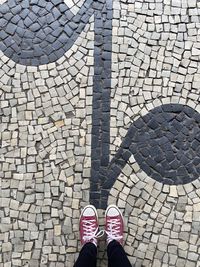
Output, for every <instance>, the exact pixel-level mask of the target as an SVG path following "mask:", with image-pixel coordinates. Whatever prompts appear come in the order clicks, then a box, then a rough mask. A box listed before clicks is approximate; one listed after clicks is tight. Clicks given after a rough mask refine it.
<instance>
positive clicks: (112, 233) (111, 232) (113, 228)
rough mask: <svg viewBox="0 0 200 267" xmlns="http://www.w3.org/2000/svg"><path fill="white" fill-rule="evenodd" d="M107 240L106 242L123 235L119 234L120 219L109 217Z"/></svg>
mask: <svg viewBox="0 0 200 267" xmlns="http://www.w3.org/2000/svg"><path fill="white" fill-rule="evenodd" d="M107 223H108V230H107V231H106V234H107V242H108V244H109V243H110V242H111V241H113V240H119V239H121V238H122V237H123V236H120V235H119V234H120V224H121V222H120V220H119V219H110V220H109V221H108V222H107Z"/></svg>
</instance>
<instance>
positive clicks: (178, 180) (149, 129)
mask: <svg viewBox="0 0 200 267" xmlns="http://www.w3.org/2000/svg"><path fill="white" fill-rule="evenodd" d="M132 154H133V155H134V157H135V159H136V161H137V163H138V164H139V166H140V167H141V169H142V170H143V171H144V172H145V173H147V175H148V176H150V177H151V178H153V179H155V180H157V181H158V182H161V183H163V184H169V185H179V184H187V183H190V182H192V181H194V180H195V179H198V178H199V177H200V114H199V113H198V112H197V111H195V110H194V109H192V108H191V107H188V106H185V105H181V104H167V105H162V106H160V107H157V108H155V109H153V110H151V111H150V112H149V113H148V114H147V115H145V116H144V117H141V118H139V119H138V120H136V121H135V122H133V124H132V125H131V127H130V129H129V130H128V133H127V135H126V137H125V138H124V140H123V142H122V145H121V147H120V149H119V150H118V152H117V153H116V156H115V157H114V158H113V160H112V162H111V163H110V165H109V168H108V170H107V177H106V180H105V182H104V184H103V190H106V189H107V190H108V189H110V188H111V187H112V186H113V184H114V182H115V180H116V179H117V177H118V176H119V174H120V173H121V170H122V168H123V167H124V166H125V164H126V163H127V161H128V159H129V158H130V156H131V155H132Z"/></svg>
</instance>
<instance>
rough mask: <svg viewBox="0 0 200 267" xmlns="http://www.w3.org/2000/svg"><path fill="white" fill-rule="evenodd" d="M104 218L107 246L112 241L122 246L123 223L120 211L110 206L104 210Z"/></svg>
mask: <svg viewBox="0 0 200 267" xmlns="http://www.w3.org/2000/svg"><path fill="white" fill-rule="evenodd" d="M105 217H106V226H105V232H106V234H107V245H108V244H109V243H110V242H111V241H113V240H116V241H118V242H119V243H120V244H121V245H122V244H123V232H124V221H123V216H122V213H121V211H120V210H119V209H118V207H117V206H115V205H110V206H108V208H107V209H106V213H105Z"/></svg>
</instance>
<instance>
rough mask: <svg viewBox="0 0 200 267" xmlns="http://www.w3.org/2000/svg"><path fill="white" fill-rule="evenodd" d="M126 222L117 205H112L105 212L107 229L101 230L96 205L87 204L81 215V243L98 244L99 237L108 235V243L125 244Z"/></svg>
mask: <svg viewBox="0 0 200 267" xmlns="http://www.w3.org/2000/svg"><path fill="white" fill-rule="evenodd" d="M123 231H124V222H123V216H122V213H121V211H120V210H119V209H118V207H117V206H115V205H110V206H108V208H107V209H106V212H105V230H101V231H99V223H98V214H97V210H96V208H95V207H94V206H92V205H88V206H86V207H85V208H84V209H83V211H82V213H81V216H80V238H81V244H82V245H85V244H86V243H89V242H91V243H93V244H94V245H96V246H97V243H98V238H100V237H102V236H103V235H104V234H106V235H107V245H108V244H109V243H110V242H111V241H113V240H116V241H118V242H119V243H120V244H121V245H122V244H123Z"/></svg>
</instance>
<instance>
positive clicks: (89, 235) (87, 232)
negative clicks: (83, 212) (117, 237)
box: [83, 220, 105, 245]
mask: <svg viewBox="0 0 200 267" xmlns="http://www.w3.org/2000/svg"><path fill="white" fill-rule="evenodd" d="M94 223H95V220H90V221H88V220H83V231H84V236H83V240H84V241H85V242H89V241H91V242H92V243H94V244H95V245H97V238H100V237H102V236H103V235H104V233H105V232H104V230H101V231H99V228H96V229H95V227H94ZM98 231H99V232H98Z"/></svg>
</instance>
